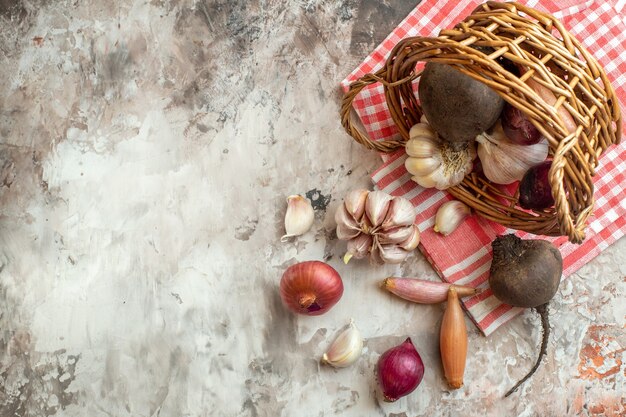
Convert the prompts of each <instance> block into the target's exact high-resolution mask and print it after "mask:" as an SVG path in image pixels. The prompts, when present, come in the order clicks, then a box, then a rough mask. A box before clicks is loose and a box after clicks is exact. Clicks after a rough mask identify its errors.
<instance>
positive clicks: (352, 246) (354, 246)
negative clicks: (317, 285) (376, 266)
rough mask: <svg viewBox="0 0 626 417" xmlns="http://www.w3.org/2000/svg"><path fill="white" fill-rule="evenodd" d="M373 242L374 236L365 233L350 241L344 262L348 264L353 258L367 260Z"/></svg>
mask: <svg viewBox="0 0 626 417" xmlns="http://www.w3.org/2000/svg"><path fill="white" fill-rule="evenodd" d="M373 242H374V239H373V238H372V236H371V235H368V234H365V233H361V234H359V235H358V236H356V237H354V238H352V239H350V240H349V241H348V244H347V249H348V251H347V252H346V254H345V255H344V257H343V262H344V263H346V264H347V263H348V262H350V259H352V258H353V257H354V258H356V259H363V258H365V257H366V256H367V254H368V253H369V252H370V250H371V249H372V244H373Z"/></svg>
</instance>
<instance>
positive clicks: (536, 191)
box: [519, 161, 554, 210]
mask: <svg viewBox="0 0 626 417" xmlns="http://www.w3.org/2000/svg"><path fill="white" fill-rule="evenodd" d="M551 166H552V161H544V162H542V163H540V164H539V165H535V166H534V167H532V168H530V169H529V170H528V171H526V173H525V174H524V177H523V178H522V180H521V181H520V184H519V205H520V206H521V207H522V208H525V209H533V210H543V209H546V208H548V207H551V206H553V205H554V197H552V187H551V186H550V180H549V178H548V173H549V172H550V167H551Z"/></svg>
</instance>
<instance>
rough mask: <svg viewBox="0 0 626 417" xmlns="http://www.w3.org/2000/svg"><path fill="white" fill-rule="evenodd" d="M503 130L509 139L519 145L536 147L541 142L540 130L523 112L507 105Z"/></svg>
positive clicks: (503, 111)
mask: <svg viewBox="0 0 626 417" xmlns="http://www.w3.org/2000/svg"><path fill="white" fill-rule="evenodd" d="M501 119H502V130H504V134H505V135H506V137H507V138H509V140H510V141H511V142H513V143H516V144H518V145H534V144H535V143H539V142H541V139H542V136H541V132H539V129H537V128H536V127H535V125H533V124H532V123H531V122H530V120H528V118H527V117H526V115H525V114H524V113H522V111H521V110H519V109H517V108H516V107H514V106H512V105H510V104H509V103H506V104H505V105H504V110H502V117H501Z"/></svg>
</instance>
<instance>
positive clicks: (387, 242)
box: [335, 190, 420, 264]
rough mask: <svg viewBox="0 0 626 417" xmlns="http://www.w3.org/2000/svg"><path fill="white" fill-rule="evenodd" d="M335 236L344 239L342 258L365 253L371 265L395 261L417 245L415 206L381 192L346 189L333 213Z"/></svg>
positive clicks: (398, 260)
mask: <svg viewBox="0 0 626 417" xmlns="http://www.w3.org/2000/svg"><path fill="white" fill-rule="evenodd" d="M335 221H336V222H337V237H338V238H339V239H341V240H347V241H348V251H347V252H346V254H345V256H344V258H343V260H344V262H345V263H348V262H349V261H350V259H352V258H353V257H354V258H356V259H362V258H365V257H366V256H368V255H369V257H370V261H371V262H372V263H375V264H383V263H399V262H402V261H403V260H404V258H406V257H407V255H408V254H409V252H410V251H412V250H414V249H415V248H416V247H417V245H418V244H419V238H420V232H419V229H418V228H417V226H416V225H414V224H413V222H414V221H415V207H413V204H411V202H410V201H409V200H407V199H405V198H402V197H392V196H390V195H389V194H387V193H384V192H382V191H371V192H370V191H366V190H355V191H352V192H350V193H349V194H348V195H347V196H346V198H345V199H344V202H343V204H341V205H340V206H339V207H338V208H337V211H336V212H335Z"/></svg>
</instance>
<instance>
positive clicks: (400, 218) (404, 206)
mask: <svg viewBox="0 0 626 417" xmlns="http://www.w3.org/2000/svg"><path fill="white" fill-rule="evenodd" d="M414 221H415V207H413V204H412V203H411V202H410V201H409V200H407V199H406V198H403V197H395V198H394V199H393V200H391V204H389V211H387V217H386V218H385V221H383V229H389V228H393V227H397V226H410V225H412V224H413V222H414Z"/></svg>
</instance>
